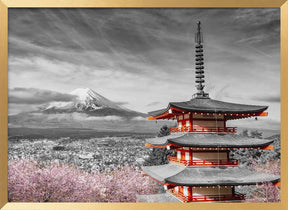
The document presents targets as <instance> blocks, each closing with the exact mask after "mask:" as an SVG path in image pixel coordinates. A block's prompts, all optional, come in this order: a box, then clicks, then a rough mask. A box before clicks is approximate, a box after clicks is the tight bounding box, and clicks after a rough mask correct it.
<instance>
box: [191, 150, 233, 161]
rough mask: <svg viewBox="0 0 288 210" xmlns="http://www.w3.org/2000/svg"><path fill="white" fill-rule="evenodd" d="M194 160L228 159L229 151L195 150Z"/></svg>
mask: <svg viewBox="0 0 288 210" xmlns="http://www.w3.org/2000/svg"><path fill="white" fill-rule="evenodd" d="M192 158H193V160H227V159H228V155H227V152H193V153H192Z"/></svg>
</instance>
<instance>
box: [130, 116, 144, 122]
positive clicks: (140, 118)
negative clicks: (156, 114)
mask: <svg viewBox="0 0 288 210" xmlns="http://www.w3.org/2000/svg"><path fill="white" fill-rule="evenodd" d="M132 120H135V121H147V119H146V118H145V117H140V116H138V117H133V118H132Z"/></svg>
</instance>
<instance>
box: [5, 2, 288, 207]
mask: <svg viewBox="0 0 288 210" xmlns="http://www.w3.org/2000/svg"><path fill="white" fill-rule="evenodd" d="M21 7H26V8H35V7H49V8H58V7H66V8H76V7H81V8H86V7H94V8H103V7H121V8H141V7H145V8H149V7H150V8H152V7H166V8H167V7H171V8H172V7H178V8H179V7H182V8H183V7H234V8H235V7H255V8H256V7H276V8H280V10H281V160H282V163H284V164H281V186H282V187H281V202H280V203H197V204H195V203H193V204H191V203H190V204H184V203H182V204H178V203H169V204H168V203H167V204H166V203H14V202H13V203H8V184H7V179H8V175H7V173H8V172H7V171H8V154H7V153H8V141H7V139H8V81H7V80H8V8H21ZM0 21H1V22H0V24H1V25H0V208H1V209H3V210H8V209H11V210H12V209H13V210H17V209H19V210H20V209H21V210H22V209H23V210H24V209H27V210H28V209H29V210H36V209H37V210H40V209H47V210H48V209H49V210H52V209H67V210H68V209H69V210H73V209H77V210H78V209H83V210H84V209H85V210H90V209H102V210H108V209H111V210H113V209H114V210H116V209H138V210H144V209H157V210H164V209H165V210H167V209H171V210H172V209H178V208H184V209H190V208H191V209H192V208H193V209H197V210H198V209H199V210H200V209H201V210H202V209H203V210H204V209H210V208H211V209H212V208H213V209H215V210H216V209H219V210H220V209H221V210H226V209H227V210H228V209H229V210H230V209H235V210H236V209H239V210H240V209H241V210H242V209H261V210H270V209H277V210H284V209H288V199H287V198H288V167H287V163H285V161H288V131H287V130H286V128H287V127H288V117H287V116H288V94H287V91H288V82H287V81H288V0H262V1H259V0H238V1H231V0H205V1H203V0H166V1H162V0H144V1H142V0H109V1H105V0H104V1H103V0H63V1H60V0H38V1H37V0H0ZM259 82H261V81H259Z"/></svg>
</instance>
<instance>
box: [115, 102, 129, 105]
mask: <svg viewBox="0 0 288 210" xmlns="http://www.w3.org/2000/svg"><path fill="white" fill-rule="evenodd" d="M114 103H116V104H117V105H120V106H124V105H128V104H129V102H128V101H114Z"/></svg>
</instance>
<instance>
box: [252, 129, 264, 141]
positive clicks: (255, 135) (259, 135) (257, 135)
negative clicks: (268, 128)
mask: <svg viewBox="0 0 288 210" xmlns="http://www.w3.org/2000/svg"><path fill="white" fill-rule="evenodd" d="M250 136H251V138H256V139H262V132H259V131H257V130H255V131H251V132H250Z"/></svg>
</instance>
